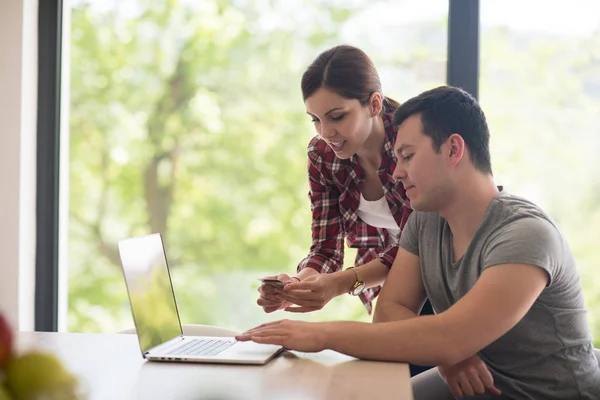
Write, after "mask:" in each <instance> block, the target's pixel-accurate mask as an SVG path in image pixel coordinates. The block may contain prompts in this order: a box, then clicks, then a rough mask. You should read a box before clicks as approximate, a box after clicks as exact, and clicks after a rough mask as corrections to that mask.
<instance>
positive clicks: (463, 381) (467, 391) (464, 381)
mask: <svg viewBox="0 0 600 400" xmlns="http://www.w3.org/2000/svg"><path fill="white" fill-rule="evenodd" d="M458 384H459V385H460V389H461V390H462V392H463V393H464V395H465V396H474V395H475V391H474V390H473V387H472V386H471V383H470V382H469V379H468V378H467V377H466V375H465V374H460V375H459V376H458Z"/></svg>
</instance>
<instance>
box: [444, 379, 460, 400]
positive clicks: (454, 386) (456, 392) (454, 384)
mask: <svg viewBox="0 0 600 400" xmlns="http://www.w3.org/2000/svg"><path fill="white" fill-rule="evenodd" d="M446 383H447V384H448V386H449V387H450V391H451V392H452V395H453V396H454V397H456V398H457V399H459V398H461V397H463V396H464V393H463V392H462V390H461V389H460V385H459V384H458V380H456V379H451V380H449V381H446Z"/></svg>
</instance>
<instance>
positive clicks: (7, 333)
mask: <svg viewBox="0 0 600 400" xmlns="http://www.w3.org/2000/svg"><path fill="white" fill-rule="evenodd" d="M13 338H14V336H13V331H12V328H11V326H10V324H9V323H8V320H7V319H6V318H5V317H4V316H3V315H2V314H0V370H3V369H4V368H5V367H6V364H8V360H9V359H10V357H11V355H12V352H13Z"/></svg>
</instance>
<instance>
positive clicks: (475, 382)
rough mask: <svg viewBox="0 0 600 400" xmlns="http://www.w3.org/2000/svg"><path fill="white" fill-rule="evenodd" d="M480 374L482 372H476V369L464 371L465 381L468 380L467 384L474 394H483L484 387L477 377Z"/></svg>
mask: <svg viewBox="0 0 600 400" xmlns="http://www.w3.org/2000/svg"><path fill="white" fill-rule="evenodd" d="M480 372H484V371H483V370H478V369H476V368H469V369H467V371H466V375H467V379H468V380H469V383H470V384H471V387H472V388H473V391H474V392H475V393H474V394H484V393H485V386H484V384H483V382H482V381H481V378H480V376H479V373H480Z"/></svg>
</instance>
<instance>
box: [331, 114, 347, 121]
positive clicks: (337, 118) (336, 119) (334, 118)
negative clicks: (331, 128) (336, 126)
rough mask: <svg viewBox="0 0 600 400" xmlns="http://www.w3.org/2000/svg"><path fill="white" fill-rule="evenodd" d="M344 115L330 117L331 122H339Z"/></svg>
mask: <svg viewBox="0 0 600 400" xmlns="http://www.w3.org/2000/svg"><path fill="white" fill-rule="evenodd" d="M344 115H345V114H341V115H336V116H335V117H331V119H332V120H334V121H341V120H342V118H344Z"/></svg>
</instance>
